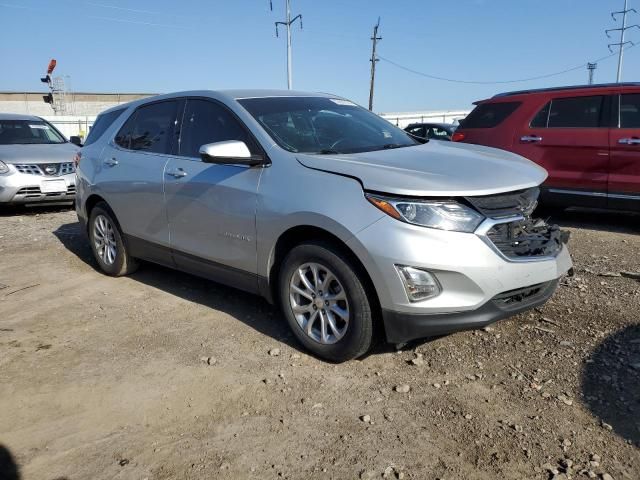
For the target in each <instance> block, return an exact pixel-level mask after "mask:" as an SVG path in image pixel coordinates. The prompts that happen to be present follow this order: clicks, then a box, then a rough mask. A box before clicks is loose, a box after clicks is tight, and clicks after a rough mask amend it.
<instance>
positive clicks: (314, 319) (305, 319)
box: [289, 262, 350, 345]
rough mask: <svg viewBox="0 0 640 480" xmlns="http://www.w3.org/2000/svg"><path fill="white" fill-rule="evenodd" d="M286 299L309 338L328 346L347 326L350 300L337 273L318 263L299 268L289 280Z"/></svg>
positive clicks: (340, 337) (341, 335) (338, 339)
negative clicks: (287, 297)
mask: <svg viewBox="0 0 640 480" xmlns="http://www.w3.org/2000/svg"><path fill="white" fill-rule="evenodd" d="M289 302H290V306H291V310H292V311H293V314H294V316H295V319H296V321H297V323H298V325H299V326H300V328H301V329H302V331H303V332H305V334H306V335H307V336H308V337H309V338H311V339H312V340H314V341H316V342H318V343H321V344H325V345H329V344H334V343H336V342H338V341H340V339H342V338H343V337H344V335H345V333H346V332H347V329H348V327H349V318H350V314H349V301H348V299H347V295H346V292H345V290H344V287H343V286H342V284H341V283H340V281H339V280H338V278H337V277H336V275H335V274H334V273H333V272H332V271H331V270H329V269H328V268H327V267H325V266H324V265H321V264H319V263H313V262H311V263H305V264H303V265H301V266H300V267H298V268H297V269H296V271H295V272H294V273H293V275H292V277H291V281H290V282H289Z"/></svg>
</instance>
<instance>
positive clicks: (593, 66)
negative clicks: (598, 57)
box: [587, 63, 598, 85]
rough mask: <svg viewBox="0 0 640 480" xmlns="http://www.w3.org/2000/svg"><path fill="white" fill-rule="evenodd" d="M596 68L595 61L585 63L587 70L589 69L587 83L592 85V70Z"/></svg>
mask: <svg viewBox="0 0 640 480" xmlns="http://www.w3.org/2000/svg"><path fill="white" fill-rule="evenodd" d="M596 68H598V64H597V63H587V70H588V71H589V85H593V72H594V71H595V69H596Z"/></svg>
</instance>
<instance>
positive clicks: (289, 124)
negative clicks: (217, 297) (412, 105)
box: [238, 97, 419, 154]
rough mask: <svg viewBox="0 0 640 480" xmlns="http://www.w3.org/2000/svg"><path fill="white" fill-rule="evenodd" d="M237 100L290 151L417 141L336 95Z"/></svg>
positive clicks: (360, 148)
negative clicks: (334, 96)
mask: <svg viewBox="0 0 640 480" xmlns="http://www.w3.org/2000/svg"><path fill="white" fill-rule="evenodd" d="M238 101H239V103H240V104H241V105H242V106H243V107H244V108H245V109H247V111H248V112H249V113H250V114H251V115H252V116H253V117H254V118H255V119H256V120H257V121H258V122H259V123H260V125H262V127H264V129H265V130H266V131H267V133H268V134H269V135H270V136H271V138H273V140H274V141H275V142H276V143H277V144H278V145H280V146H281V147H282V148H284V149H286V150H289V151H290V152H301V153H319V154H331V153H358V152H371V151H374V150H383V149H387V148H400V147H409V146H412V145H418V144H419V142H418V141H417V140H415V139H413V138H412V137H411V136H410V135H408V134H407V132H405V131H404V130H401V129H399V128H398V127H395V126H393V125H391V124H390V123H389V122H387V121H386V120H384V119H382V118H380V117H378V116H377V115H375V114H373V113H371V112H369V111H368V110H365V109H364V108H362V107H359V106H357V105H355V104H354V103H351V102H349V101H348V100H342V99H337V98H327V97H269V98H247V99H242V100H238Z"/></svg>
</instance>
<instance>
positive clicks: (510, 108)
mask: <svg viewBox="0 0 640 480" xmlns="http://www.w3.org/2000/svg"><path fill="white" fill-rule="evenodd" d="M520 105H521V103H520V102H499V103H482V104H480V105H478V106H477V107H476V108H474V109H473V111H472V112H471V113H470V114H469V115H467V118H465V119H464V120H462V121H461V122H460V127H461V128H493V127H497V126H498V125H500V124H501V123H502V122H503V121H504V120H505V119H506V118H507V117H508V116H509V115H511V114H512V113H513V112H515V111H516V109H517V108H518V107H519V106H520Z"/></svg>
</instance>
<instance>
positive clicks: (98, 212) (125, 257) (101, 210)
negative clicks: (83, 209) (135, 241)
mask: <svg viewBox="0 0 640 480" xmlns="http://www.w3.org/2000/svg"><path fill="white" fill-rule="evenodd" d="M100 218H106V220H107V221H108V222H109V224H110V225H111V227H112V232H113V239H112V241H113V242H114V243H115V256H114V258H113V262H112V263H109V261H108V259H107V260H105V259H104V258H103V255H102V254H101V253H100V252H99V251H98V247H97V242H96V235H99V233H97V230H96V221H98V219H100ZM89 242H90V244H91V251H92V252H93V256H94V258H95V259H96V262H98V266H99V267H100V270H102V271H103V272H104V273H106V274H107V275H110V276H112V277H121V276H123V275H129V274H130V273H133V272H135V271H136V270H137V268H138V262H137V260H136V259H135V258H133V257H132V256H131V255H129V252H128V248H127V245H126V243H125V242H124V240H123V236H122V231H121V230H120V224H119V223H118V221H117V220H116V216H115V215H114V214H113V212H112V211H111V209H110V208H109V206H108V205H107V204H106V203H105V202H99V203H97V204H96V205H95V207H93V209H92V210H91V214H90V215H89Z"/></svg>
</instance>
